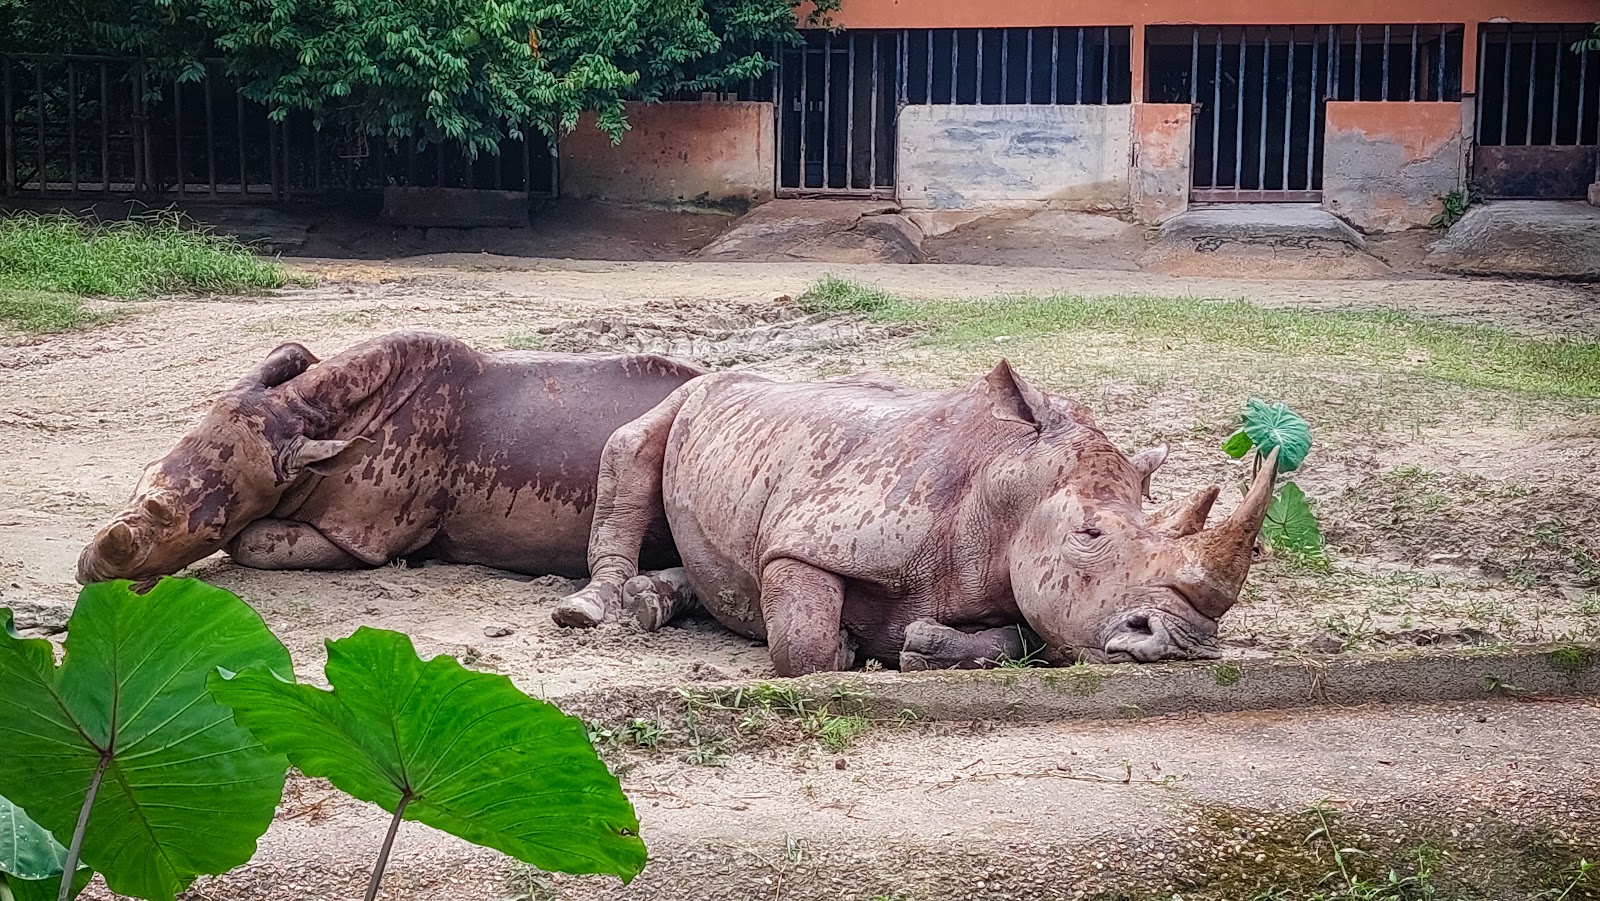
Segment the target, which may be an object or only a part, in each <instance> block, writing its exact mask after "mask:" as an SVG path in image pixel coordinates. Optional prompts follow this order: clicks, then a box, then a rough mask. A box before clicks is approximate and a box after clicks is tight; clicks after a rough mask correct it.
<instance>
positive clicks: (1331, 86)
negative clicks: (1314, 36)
mask: <svg viewBox="0 0 1600 901" xmlns="http://www.w3.org/2000/svg"><path fill="white" fill-rule="evenodd" d="M1335 46H1337V45H1335V44H1334V42H1333V26H1332V25H1329V26H1328V55H1327V57H1326V58H1325V59H1324V60H1323V65H1325V66H1327V67H1328V68H1327V71H1326V72H1324V73H1323V75H1324V78H1323V80H1322V85H1323V87H1322V99H1324V100H1327V99H1328V92H1329V91H1335V92H1336V91H1338V90H1339V87H1338V85H1337V83H1335V82H1334V80H1333V51H1334V47H1335Z"/></svg>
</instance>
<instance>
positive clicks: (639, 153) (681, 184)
mask: <svg viewBox="0 0 1600 901" xmlns="http://www.w3.org/2000/svg"><path fill="white" fill-rule="evenodd" d="M627 116H628V124H629V125H630V126H632V127H631V128H630V129H629V131H628V132H627V134H625V135H623V138H622V143H621V144H618V145H615V146H613V145H612V143H611V139H610V137H609V136H607V135H606V134H605V133H604V132H601V131H600V130H598V129H596V128H595V127H594V118H593V116H585V117H584V118H583V121H582V122H581V123H580V124H579V126H578V128H577V130H576V131H574V132H573V133H572V134H570V135H567V137H566V138H565V139H563V140H562V142H561V166H560V172H561V193H562V195H563V196H566V197H578V198H583V199H592V200H610V201H622V202H645V203H676V202H680V201H690V200H695V199H697V198H700V199H704V200H709V201H712V202H722V201H749V202H760V201H764V200H770V199H772V185H773V166H774V153H775V152H776V150H775V147H774V144H773V122H772V104H770V103H747V102H736V101H698V102H683V103H656V104H649V105H643V104H637V103H630V104H628V108H627Z"/></svg>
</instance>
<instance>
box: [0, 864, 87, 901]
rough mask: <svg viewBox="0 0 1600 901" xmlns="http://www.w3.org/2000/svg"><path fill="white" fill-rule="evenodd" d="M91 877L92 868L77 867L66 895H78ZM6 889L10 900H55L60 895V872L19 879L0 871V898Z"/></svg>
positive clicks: (74, 896) (69, 896) (3, 895)
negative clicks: (44, 877)
mask: <svg viewBox="0 0 1600 901" xmlns="http://www.w3.org/2000/svg"><path fill="white" fill-rule="evenodd" d="M93 878H94V871H93V870H91V869H89V868H88V867H85V866H80V867H78V875H77V876H74V877H73V878H72V889H71V890H70V891H69V892H68V893H67V897H68V898H76V897H78V895H80V894H82V893H83V890H84V889H86V888H88V887H89V880H90V879H93ZM7 891H9V892H10V893H11V901H56V899H57V898H59V897H60V896H61V874H60V873H57V874H56V875H54V876H51V877H50V878H48V879H19V878H17V877H16V876H8V875H6V874H4V873H0V898H4V897H5V892H7Z"/></svg>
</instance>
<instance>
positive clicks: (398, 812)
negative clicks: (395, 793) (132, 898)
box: [58, 792, 411, 901]
mask: <svg viewBox="0 0 1600 901" xmlns="http://www.w3.org/2000/svg"><path fill="white" fill-rule="evenodd" d="M410 803H411V793H410V792H407V793H405V794H403V795H401V796H400V806H399V807H396V808H395V809H394V819H392V820H390V821H389V834H388V835H385V836H384V837H383V850H382V851H379V852H378V864H377V866H374V867H373V868H372V881H371V882H369V883H367V897H366V901H373V899H374V898H376V897H378V883H380V882H382V881H383V869H384V867H387V866H388V865H389V849H390V848H393V847H394V834H395V833H396V832H399V831H400V818H401V817H402V816H404V815H405V812H406V805H407V804H410ZM58 901H59V899H58Z"/></svg>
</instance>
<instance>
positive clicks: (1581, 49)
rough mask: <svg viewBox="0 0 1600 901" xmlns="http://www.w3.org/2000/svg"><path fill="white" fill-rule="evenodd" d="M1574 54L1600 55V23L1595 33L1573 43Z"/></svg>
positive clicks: (1595, 27) (1595, 28) (1597, 23)
mask: <svg viewBox="0 0 1600 901" xmlns="http://www.w3.org/2000/svg"><path fill="white" fill-rule="evenodd" d="M1572 52H1573V53H1600V22H1596V23H1595V26H1594V31H1592V32H1590V33H1589V36H1588V37H1586V38H1579V39H1578V40H1576V41H1573V42H1572Z"/></svg>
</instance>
